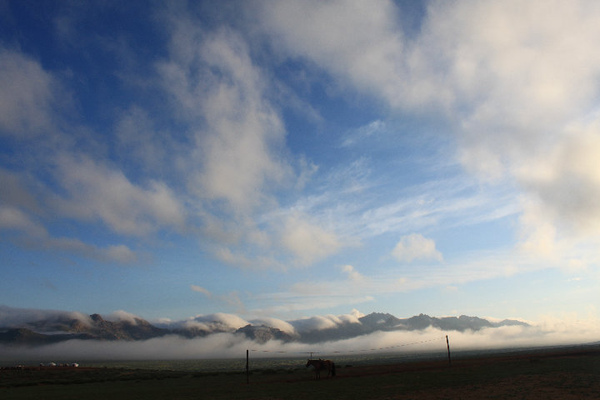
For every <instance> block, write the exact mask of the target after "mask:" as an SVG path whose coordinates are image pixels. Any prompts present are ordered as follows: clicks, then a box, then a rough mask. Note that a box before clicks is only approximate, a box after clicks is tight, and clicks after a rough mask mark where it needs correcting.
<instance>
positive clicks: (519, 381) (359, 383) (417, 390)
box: [0, 345, 600, 400]
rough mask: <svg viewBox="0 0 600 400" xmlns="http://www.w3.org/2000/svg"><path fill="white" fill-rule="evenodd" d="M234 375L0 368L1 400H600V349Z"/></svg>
mask: <svg viewBox="0 0 600 400" xmlns="http://www.w3.org/2000/svg"><path fill="white" fill-rule="evenodd" d="M246 379H247V377H246V375H245V374H244V373H243V372H239V373H233V372H232V373H218V374H206V373H191V372H182V371H153V370H139V369H135V370H130V369H117V368H81V367H80V368H66V367H65V368H57V367H54V368H37V367H36V368H25V369H21V370H13V369H3V370H0V399H3V400H9V399H110V400H117V399H217V400H218V399H315V398H318V399H561V400H563V399H566V400H568V399H600V346H597V345H596V346H579V347H571V348H561V349H546V350H538V351H532V352H515V353H511V354H507V355H495V356H488V357H471V358H467V357H463V358H458V359H453V360H452V365H451V366H450V367H449V365H448V362H447V361H439V360H438V361H428V362H412V363H401V364H388V365H378V366H355V367H352V366H348V365H340V366H338V368H337V376H336V377H335V378H333V379H325V378H322V379H321V380H319V381H316V380H314V379H313V375H312V374H311V371H310V370H307V369H305V368H303V367H301V368H297V369H288V370H262V371H260V370H259V371H252V373H251V374H250V376H249V377H248V379H249V383H247V381H246Z"/></svg>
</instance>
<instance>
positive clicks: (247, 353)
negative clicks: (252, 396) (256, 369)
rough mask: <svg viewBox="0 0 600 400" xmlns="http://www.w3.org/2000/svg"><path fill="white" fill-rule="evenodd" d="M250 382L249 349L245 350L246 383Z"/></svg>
mask: <svg viewBox="0 0 600 400" xmlns="http://www.w3.org/2000/svg"><path fill="white" fill-rule="evenodd" d="M249 383H250V350H246V385H247V384H249Z"/></svg>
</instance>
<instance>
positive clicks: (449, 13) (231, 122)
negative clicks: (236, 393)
mask: <svg viewBox="0 0 600 400" xmlns="http://www.w3.org/2000/svg"><path fill="white" fill-rule="evenodd" d="M0 15H1V17H0V185H1V186H2V190H1V192H0V254H1V255H2V257H1V261H0V271H1V272H2V277H3V278H2V279H1V280H0V304H3V305H6V306H9V307H16V308H25V309H55V310H72V311H79V312H83V313H96V312H97V313H101V314H105V313H111V312H114V311H116V310H125V311H127V312H129V313H133V314H135V315H139V316H141V317H143V318H146V319H149V320H158V319H164V318H168V319H172V320H180V319H185V318H189V317H192V316H196V315H201V314H211V313H217V312H223V313H229V314H235V315H239V316H241V317H242V318H245V319H250V318H261V317H273V318H278V319H283V320H290V319H295V318H301V317H306V316H312V315H327V314H333V315H341V314H348V313H351V312H353V310H358V311H360V312H361V313H369V312H373V311H378V312H389V313H392V314H394V315H396V316H399V317H405V316H411V315H414V314H418V313H427V314H430V315H435V316H445V315H460V314H467V315H478V316H492V317H496V318H521V319H525V320H528V321H534V322H540V323H541V322H543V321H569V323H573V324H575V325H574V326H577V324H580V323H586V324H598V321H599V320H600V310H599V309H598V304H599V300H600V296H599V294H598V293H599V291H598V284H599V282H600V274H599V256H598V254H599V253H598V250H597V249H598V245H599V244H600V240H599V239H600V202H599V201H598V200H597V199H598V198H599V194H600V109H599V106H600V103H599V101H598V99H599V98H600V97H599V95H600V79H599V77H600V54H598V52H597V51H596V50H597V43H598V41H599V40H600V5H599V4H597V3H596V2H578V1H557V2H548V1H546V0H544V1H528V2H521V1H501V2H498V1H489V2H488V1H482V2H476V3H473V2H469V1H452V2H446V1H444V2H437V1H431V2H413V1H401V2H386V1H369V2H346V1H325V2H323V1H302V2H287V1H280V2H270V1H227V2H190V3H186V2H175V1H169V2H136V1H133V2H127V4H124V3H123V2H111V1H105V2H84V3H82V2H62V1H61V2H41V3H40V2H29V1H14V2H10V1H9V2H6V1H3V2H0ZM586 326H587V325H586Z"/></svg>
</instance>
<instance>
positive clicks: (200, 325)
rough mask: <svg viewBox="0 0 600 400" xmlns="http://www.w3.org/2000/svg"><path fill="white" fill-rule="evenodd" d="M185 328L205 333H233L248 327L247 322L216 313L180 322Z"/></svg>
mask: <svg viewBox="0 0 600 400" xmlns="http://www.w3.org/2000/svg"><path fill="white" fill-rule="evenodd" d="M181 324H183V325H184V326H185V327H188V328H192V327H194V328H197V329H201V330H205V331H207V332H213V331H226V332H233V331H235V330H237V329H239V328H243V327H244V326H246V325H248V324H249V322H248V321H246V320H244V319H242V318H240V317H238V316H237V315H234V314H225V313H216V314H209V315H198V316H196V317H194V318H190V319H188V320H186V321H183V322H181Z"/></svg>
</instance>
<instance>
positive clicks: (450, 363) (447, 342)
mask: <svg viewBox="0 0 600 400" xmlns="http://www.w3.org/2000/svg"><path fill="white" fill-rule="evenodd" d="M446 346H447V347H448V366H449V367H451V366H452V360H451V359H450V341H449V340H448V335H446Z"/></svg>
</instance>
